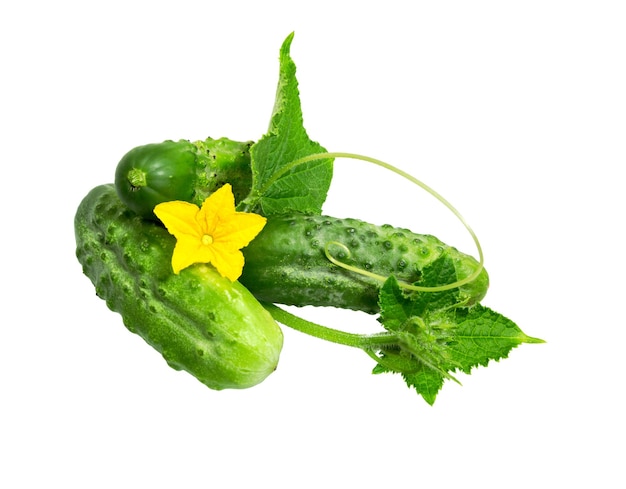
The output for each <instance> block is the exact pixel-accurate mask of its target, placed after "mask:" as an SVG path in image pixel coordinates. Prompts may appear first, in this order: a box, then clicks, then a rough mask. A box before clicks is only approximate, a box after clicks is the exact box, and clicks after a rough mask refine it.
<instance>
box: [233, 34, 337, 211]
mask: <svg viewBox="0 0 626 489" xmlns="http://www.w3.org/2000/svg"><path fill="white" fill-rule="evenodd" d="M292 40H293V33H292V34H290V35H289V36H288V37H287V39H285V41H284V43H283V45H282V47H281V50H280V73H279V81H278V88H277V91H276V101H275V104H274V109H273V113H272V117H271V120H270V125H269V130H268V132H267V133H266V134H265V135H264V136H263V137H262V138H261V139H260V140H259V141H258V142H257V143H256V144H254V145H253V146H252V147H251V148H250V156H251V166H252V189H251V192H250V194H249V196H248V197H247V198H246V199H245V200H244V201H243V202H242V204H241V207H242V208H243V209H244V210H248V211H254V212H258V213H260V214H263V215H265V216H270V215H276V214H284V213H304V214H320V213H321V209H322V204H323V203H324V201H325V200H326V195H327V193H328V189H329V187H330V181H331V179H332V175H333V160H332V159H331V158H326V159H320V160H314V161H311V162H308V163H304V164H301V165H297V166H294V167H291V168H290V164H291V163H293V162H294V161H296V160H298V159H299V158H302V157H304V156H309V155H313V154H317V153H324V152H326V150H325V149H324V148H323V147H322V146H321V145H320V144H319V143H316V142H314V141H311V140H310V139H309V136H308V135H307V132H306V130H305V128H304V125H303V120H302V109H301V105H300V93H299V90H298V81H297V79H296V65H295V63H294V62H293V60H292V59H291V55H290V48H291V41H292Z"/></svg>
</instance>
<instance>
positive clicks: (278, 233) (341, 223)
mask: <svg viewBox="0 0 626 489" xmlns="http://www.w3.org/2000/svg"><path fill="white" fill-rule="evenodd" d="M333 243H334V244H333ZM336 243H341V244H342V245H343V246H339V245H337V244H336ZM326 249H328V251H329V252H330V254H331V256H333V257H334V258H335V259H338V260H339V261H341V262H342V263H346V264H348V265H351V266H354V267H357V268H360V269H362V270H366V271H368V272H372V273H375V274H378V275H382V276H384V277H388V276H390V275H395V277H396V278H397V279H398V280H399V281H403V282H407V283H414V282H418V281H419V279H420V277H421V276H422V272H423V271H424V270H425V269H426V267H428V266H429V265H430V264H432V263H433V262H434V261H435V260H437V259H439V258H441V257H443V256H447V257H449V258H450V259H451V261H452V264H453V266H454V269H455V271H456V275H457V280H461V279H463V278H465V277H468V276H470V275H471V274H472V272H474V271H475V270H476V269H477V267H478V262H477V261H476V260H475V259H474V258H472V257H471V256H468V255H466V254H463V253H461V252H459V251H458V250H456V249H455V248H452V247H450V246H448V245H446V244H444V243H442V242H441V241H439V240H438V239H437V238H435V237H433V236H430V235H420V234H415V233H413V232H411V231H409V230H407V229H399V228H395V227H392V226H389V225H383V226H376V225H373V224H369V223H367V222H363V221H359V220H357V219H337V218H333V217H327V216H306V215H291V216H280V217H277V216H274V217H270V218H269V219H268V222H267V224H266V225H265V228H264V229H263V231H261V233H260V234H259V235H258V236H257V237H256V238H255V239H254V240H253V241H252V242H251V243H250V244H249V245H248V246H247V247H246V248H244V249H243V250H242V251H243V253H244V256H245V260H246V262H245V263H246V264H245V266H244V271H243V275H242V276H241V277H240V281H241V283H242V284H244V285H245V286H246V287H247V288H248V289H249V290H250V291H251V292H252V293H253V294H254V295H255V297H257V298H258V299H259V300H262V301H266V302H277V303H281V304H288V305H296V306H305V305H315V306H335V307H340V308H346V309H354V310H360V311H364V312H367V313H376V312H378V311H379V307H378V291H379V289H380V287H381V285H382V282H380V281H379V280H376V279H374V278H369V277H366V276H363V275H360V274H358V273H356V272H353V271H349V270H346V269H344V268H341V267H339V266H337V265H335V264H333V263H332V262H331V261H330V260H329V259H328V257H327V256H326V252H325V250H326ZM440 285H444V284H440ZM488 285H489V278H488V275H487V272H486V271H485V270H484V269H483V270H482V272H481V273H480V275H479V276H478V277H477V278H476V280H474V281H473V282H470V283H468V284H466V285H463V286H461V287H460V288H459V301H462V302H464V303H466V304H468V305H470V304H473V303H476V302H478V301H480V300H481V299H482V298H483V297H484V296H485V294H486V292H487V288H488Z"/></svg>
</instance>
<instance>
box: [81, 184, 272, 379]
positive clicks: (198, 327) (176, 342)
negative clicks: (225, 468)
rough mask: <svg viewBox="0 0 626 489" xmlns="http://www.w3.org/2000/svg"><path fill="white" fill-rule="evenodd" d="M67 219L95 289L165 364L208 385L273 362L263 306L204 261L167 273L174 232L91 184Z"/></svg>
mask: <svg viewBox="0 0 626 489" xmlns="http://www.w3.org/2000/svg"><path fill="white" fill-rule="evenodd" d="M74 224H75V233H76V244H77V249H76V255H77V257H78V260H79V261H80V263H81V264H82V266H83V271H84V273H85V274H86V275H87V276H88V277H89V278H90V279H91V281H92V282H93V284H94V285H95V288H96V293H97V294H98V296H99V297H101V298H102V299H104V300H106V303H107V305H108V306H109V308H110V309H112V310H113V311H116V312H119V313H120V314H121V315H122V317H123V320H124V324H125V325H126V327H127V328H128V329H129V330H130V331H132V332H134V333H137V334H139V335H140V336H141V337H142V338H143V339H144V340H145V341H146V342H148V343H149V344H150V345H152V346H153V347H154V348H155V349H156V350H158V351H159V352H160V353H161V354H162V355H163V357H164V358H165V360H166V361H167V363H168V364H169V365H170V366H171V367H173V368H174V369H177V370H186V371H187V372H189V373H190V374H192V375H194V376H195V377H196V378H197V379H198V380H200V381H201V382H203V383H204V384H206V385H207V386H209V387H210V388H212V389H225V388H246V387H251V386H253V385H256V384H258V383H259V382H261V381H263V380H264V379H265V378H266V377H267V376H268V375H269V374H271V373H272V372H273V371H274V370H275V369H276V365H277V363H278V358H279V354H280V351H281V348H282V343H283V335H282V331H281V330H280V328H279V326H278V325H277V323H276V322H275V321H274V320H273V319H272V317H271V316H270V315H269V313H268V312H267V311H266V310H265V309H264V308H263V307H262V306H261V305H260V304H259V302H257V300H256V299H255V298H254V297H253V295H252V294H251V293H250V292H248V290H247V289H246V288H245V287H244V286H243V285H241V284H240V283H238V282H231V281H230V280H228V279H226V278H223V277H221V276H220V275H219V273H217V271H215V269H214V268H213V267H211V266H208V265H194V266H193V267H190V268H187V269H185V270H183V271H182V272H181V273H180V274H179V275H175V274H174V273H172V268H171V257H172V251H173V247H174V243H175V239H174V237H173V236H171V235H170V234H169V233H168V232H167V231H166V230H165V228H163V227H162V226H160V225H159V224H158V223H154V222H150V221H146V220H144V219H141V218H140V217H138V216H137V215H136V214H135V213H134V212H132V211H131V210H129V209H128V208H127V207H126V206H125V205H124V204H122V202H121V201H120V200H119V198H118V196H117V194H116V191H115V188H114V186H113V185H102V186H99V187H96V188H95V189H93V190H92V191H91V192H90V193H89V194H88V195H87V196H86V197H85V198H84V199H83V201H82V202H81V204H80V206H79V208H78V211H77V213H76V216H75V221H74Z"/></svg>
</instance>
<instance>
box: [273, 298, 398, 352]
mask: <svg viewBox="0 0 626 489" xmlns="http://www.w3.org/2000/svg"><path fill="white" fill-rule="evenodd" d="M262 304H263V307H264V308H265V309H266V310H267V311H268V312H269V313H270V314H271V315H272V317H273V318H274V319H275V320H276V321H278V322H279V323H281V324H284V325H285V326H288V327H290V328H292V329H295V330H296V331H300V332H301V333H305V334H308V335H309V336H314V337H316V338H319V339H321V340H325V341H330V342H331V343H337V344H339V345H345V346H351V347H353V348H360V349H361V350H365V351H371V350H374V349H378V348H379V347H380V346H382V345H390V344H394V343H397V342H398V338H397V337H396V335H394V334H393V333H379V334H373V335H364V334H356V333H346V332H345V331H340V330H338V329H334V328H329V327H327V326H322V325H321V324H316V323H313V322H311V321H307V320H306V319H302V318H301V317H299V316H296V315H294V314H291V313H290V312H287V311H285V310H284V309H281V308H280V307H278V306H276V305H275V304H270V303H267V302H264V303H262Z"/></svg>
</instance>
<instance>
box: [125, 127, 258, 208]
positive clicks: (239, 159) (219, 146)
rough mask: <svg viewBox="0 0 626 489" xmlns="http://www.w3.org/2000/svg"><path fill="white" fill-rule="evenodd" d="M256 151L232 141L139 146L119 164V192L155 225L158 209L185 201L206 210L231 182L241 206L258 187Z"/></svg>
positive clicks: (244, 144)
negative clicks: (205, 203) (254, 162)
mask: <svg viewBox="0 0 626 489" xmlns="http://www.w3.org/2000/svg"><path fill="white" fill-rule="evenodd" d="M251 146H252V142H251V141H247V142H238V141H233V140H231V139H228V138H220V139H213V138H207V139H205V140H204V141H194V142H190V141H187V140H185V139H181V140H180V141H163V142H162V143H155V144H146V145H143V146H137V147H136V148H133V149H131V150H130V151H129V152H128V153H126V154H125V155H124V156H123V157H122V159H121V160H120V162H119V163H118V164H117V168H116V170H115V186H116V189H117V193H118V195H119V197H120V199H121V200H122V202H124V204H126V205H127V206H128V207H129V208H131V209H132V210H133V211H135V212H136V213H137V214H139V215H141V216H142V217H145V218H147V219H153V220H156V217H155V215H154V214H153V213H152V210H153V209H154V207H155V206H156V205H157V204H160V203H161V202H168V201H171V200H185V201H188V202H192V203H194V204H196V205H198V206H200V205H202V202H203V201H204V199H206V198H207V197H208V196H209V195H211V194H212V193H213V192H215V191H216V190H217V189H218V188H220V187H221V186H222V185H224V184H225V183H230V184H231V186H232V188H233V193H234V195H235V202H239V201H240V200H241V199H243V198H244V197H245V196H246V195H248V193H249V192H250V188H251V186H252V170H251V167H250V147H251Z"/></svg>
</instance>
